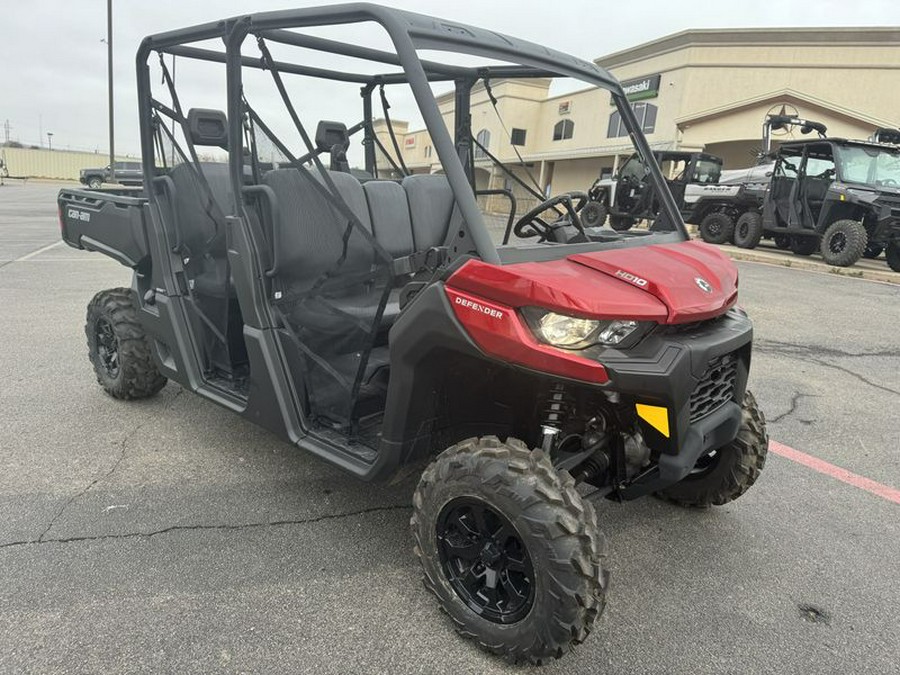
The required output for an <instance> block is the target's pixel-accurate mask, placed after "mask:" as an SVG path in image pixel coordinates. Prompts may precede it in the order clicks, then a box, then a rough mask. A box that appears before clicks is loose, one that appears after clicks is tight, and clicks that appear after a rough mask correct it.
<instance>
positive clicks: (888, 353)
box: [753, 340, 900, 396]
mask: <svg viewBox="0 0 900 675" xmlns="http://www.w3.org/2000/svg"><path fill="white" fill-rule="evenodd" d="M753 348H754V349H755V350H757V351H761V352H764V353H765V352H768V353H772V354H781V355H783V356H790V357H792V358H795V359H799V360H801V361H806V362H807V363H813V364H816V365H819V366H823V367H825V368H832V369H834V370H839V371H841V372H842V373H846V374H847V375H850V376H851V377H854V378H856V379H857V380H859V381H860V382H862V383H863V384H866V385H868V386H870V387H873V388H874V389H879V390H881V391H884V392H887V393H888V394H894V395H895V396H900V391H898V390H897V389H891V388H890V387H885V386H884V385H881V384H878V383H876V382H872V380H870V379H868V378H867V377H865V376H864V375H860V374H859V373H857V372H856V371H854V370H850V369H849V368H845V367H844V366H839V365H837V364H836V363H831V362H830V361H826V360H825V358H824V357H831V358H858V357H866V356H871V357H881V358H892V357H900V351H897V350H881V351H873V352H857V353H852V352H844V351H841V350H839V349H833V348H831V347H822V346H819V345H797V344H793V343H790V342H776V341H774V340H757V341H756V342H754V343H753Z"/></svg>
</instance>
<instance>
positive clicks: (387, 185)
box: [363, 180, 416, 258]
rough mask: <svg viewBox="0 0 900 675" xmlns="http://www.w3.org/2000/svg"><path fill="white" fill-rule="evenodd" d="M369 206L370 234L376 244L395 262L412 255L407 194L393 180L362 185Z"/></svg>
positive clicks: (375, 181) (413, 247)
mask: <svg viewBox="0 0 900 675" xmlns="http://www.w3.org/2000/svg"><path fill="white" fill-rule="evenodd" d="M363 191H364V192H365V193H366V199H367V201H368V202H369V215H370V216H371V218H372V233H373V234H374V235H375V240H376V241H377V242H378V243H379V244H381V246H382V247H383V248H384V249H385V250H386V251H387V252H388V253H390V254H391V255H392V256H393V257H394V258H402V257H404V256H408V255H411V254H412V253H413V252H415V250H416V245H415V242H414V241H413V231H412V222H411V221H410V217H409V204H408V203H407V201H406V191H405V190H404V189H403V187H401V185H400V184H399V183H397V182H395V181H392V180H371V181H367V182H365V183H363Z"/></svg>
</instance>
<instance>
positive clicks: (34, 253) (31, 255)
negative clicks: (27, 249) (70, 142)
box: [13, 239, 63, 262]
mask: <svg viewBox="0 0 900 675" xmlns="http://www.w3.org/2000/svg"><path fill="white" fill-rule="evenodd" d="M62 243H63V242H62V239H60V240H59V241H54V242H53V243H52V244H48V245H47V246H44V248H39V249H38V250H37V251H32V252H31V253H28V254H26V255H23V256H22V257H21V258H16V259H15V260H13V262H25V261H26V260H31V259H32V258H34V257H35V256H39V255H40V254H41V253H46V252H47V251H49V250H50V249H51V248H55V247H57V246H59V245H60V244H62Z"/></svg>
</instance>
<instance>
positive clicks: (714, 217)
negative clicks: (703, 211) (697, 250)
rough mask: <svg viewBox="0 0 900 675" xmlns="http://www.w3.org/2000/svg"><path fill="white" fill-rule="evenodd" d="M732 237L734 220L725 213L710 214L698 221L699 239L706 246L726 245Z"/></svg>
mask: <svg viewBox="0 0 900 675" xmlns="http://www.w3.org/2000/svg"><path fill="white" fill-rule="evenodd" d="M733 236H734V220H732V219H731V216H729V215H728V214H727V213H722V212H721V211H720V212H718V213H710V214H707V215H706V216H704V218H703V220H701V221H700V238H701V239H702V240H703V241H705V242H706V243H707V244H728V243H731V238H732V237H733Z"/></svg>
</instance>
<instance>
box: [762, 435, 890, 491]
mask: <svg viewBox="0 0 900 675" xmlns="http://www.w3.org/2000/svg"><path fill="white" fill-rule="evenodd" d="M769 451H770V452H774V453H775V454H776V455H781V456H782V457H786V458H787V459H789V460H791V461H793V462H797V464H802V465H803V466H806V467H809V468H810V469H812V470H813V471H818V472H819V473H824V474H825V475H826V476H831V477H832V478H836V479H837V480H839V481H841V482H844V483H847V484H848V485H852V486H853V487H858V488H859V489H860V490H865V491H866V492H869V493H871V494H873V495H876V496H878V497H881V498H882V499H887V500H888V501H889V502H894V504H900V490H896V489H894V488H892V487H888V486H887V485H882V484H881V483H876V482H875V481H874V480H870V479H869V478H864V477H863V476H860V475H858V474H855V473H853V472H852V471H847V469H842V468H841V467H839V466H835V465H834V464H830V463H829V462H826V461H825V460H823V459H819V458H818V457H813V456H812V455H807V454H806V453H805V452H800V451H799V450H795V449H794V448H791V447H788V446H787V445H783V444H782V443H779V442H778V441H769Z"/></svg>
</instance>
